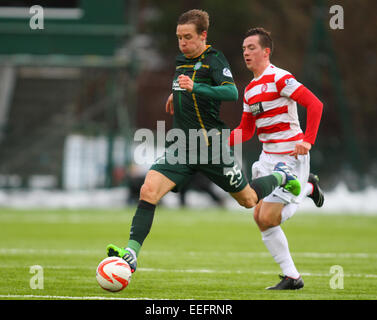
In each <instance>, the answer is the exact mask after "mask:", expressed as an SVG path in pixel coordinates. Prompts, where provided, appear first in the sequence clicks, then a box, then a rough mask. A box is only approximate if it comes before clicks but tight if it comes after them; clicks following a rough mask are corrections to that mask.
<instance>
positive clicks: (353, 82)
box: [0, 0, 377, 191]
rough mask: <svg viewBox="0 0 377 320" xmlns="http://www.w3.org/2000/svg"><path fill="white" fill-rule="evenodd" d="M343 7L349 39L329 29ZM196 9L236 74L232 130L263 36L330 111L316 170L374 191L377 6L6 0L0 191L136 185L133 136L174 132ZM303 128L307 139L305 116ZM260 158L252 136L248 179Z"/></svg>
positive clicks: (1, 26) (296, 0) (326, 183)
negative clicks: (186, 31) (183, 39)
mask: <svg viewBox="0 0 377 320" xmlns="http://www.w3.org/2000/svg"><path fill="white" fill-rule="evenodd" d="M335 4H338V5H341V6H342V8H343V10H344V17H345V20H344V29H336V30H333V29H331V28H330V26H329V20H330V18H331V14H330V13H329V8H330V7H331V6H332V5H335ZM33 5H40V6H41V7H42V8H43V9H44V10H43V12H44V25H43V29H32V28H31V25H30V19H31V18H32V17H33V16H35V13H34V14H33V13H31V12H30V8H31V7H32V6H33ZM192 8H201V9H205V10H207V11H208V12H209V14H210V19H211V20H210V22H211V25H210V30H209V39H208V42H209V43H210V44H212V45H214V46H215V47H216V48H218V49H220V50H222V51H223V52H224V53H225V55H226V56H227V58H228V60H229V62H230V64H231V66H232V71H233V75H234V78H235V80H236V84H237V86H238V89H239V92H240V99H239V101H238V102H227V103H224V105H223V108H222V111H221V116H222V118H223V119H224V120H225V122H226V123H227V124H228V125H229V126H230V128H234V127H236V126H237V125H238V123H239V121H240V118H241V114H242V101H241V99H242V92H243V89H244V87H245V86H246V85H247V83H248V82H249V81H250V80H251V78H252V75H251V74H250V72H249V71H248V70H246V68H245V67H244V63H243V60H242V53H241V45H242V40H243V35H244V33H245V31H246V30H247V29H248V28H250V27H253V26H263V27H265V28H266V29H268V30H271V31H272V36H273V39H274V42H275V52H274V54H273V57H272V62H273V63H274V64H276V65H277V66H279V67H281V68H284V69H287V70H289V71H290V72H292V73H293V74H294V75H295V76H296V78H297V79H298V80H299V81H300V82H303V83H304V84H305V85H306V86H307V87H308V88H309V89H311V90H312V91H313V92H314V93H315V94H317V95H318V96H319V97H320V99H321V100H322V101H323V102H324V113H323V116H322V122H321V126H320V130H319V134H318V137H317V142H316V144H315V146H314V147H313V149H312V152H311V165H312V171H314V172H317V173H319V175H320V177H321V181H322V184H323V187H324V188H325V190H331V189H332V188H334V187H335V186H336V185H337V184H338V183H339V182H344V183H345V184H346V185H347V187H348V188H349V189H350V190H351V191H355V190H363V189H365V188H366V187H368V186H376V185H377V144H376V138H377V126H376V125H375V123H376V120H377V111H376V109H377V108H376V107H375V102H376V100H377V95H376V80H375V79H376V77H375V72H376V63H377V50H376V38H377V35H376V24H375V12H376V9H377V3H376V1H374V0H362V1H358V2H355V1H351V0H348V1H340V2H336V1H325V0H311V1H304V0H291V1H283V0H270V1H262V0H239V1H237V2H230V1H225V0H218V1H211V0H195V1H188V0H186V1H162V0H156V1H148V0H139V1H138V0H109V1H103V0H64V1H63V0H61V1H59V0H45V1H37V0H35V1H34V0H24V1H21V0H20V1H18V0H17V1H16V0H15V1H0V188H1V189H4V190H9V189H12V190H13V189H35V188H44V189H63V190H88V189H95V188H113V187H119V186H124V187H126V186H130V181H129V179H130V177H132V175H133V173H134V170H135V169H134V164H133V152H132V150H133V147H134V141H133V134H134V132H135V130H136V129H138V128H150V129H152V130H155V129H156V123H157V121H158V120H159V121H163V120H165V121H166V123H167V129H169V125H170V124H171V117H170V116H169V115H167V114H165V111H164V110H165V108H164V107H165V101H166V98H167V96H168V95H169V94H170V91H171V79H172V75H173V73H174V57H175V55H176V54H177V53H178V49H177V43H176V36H175V28H176V21H177V18H178V16H179V14H180V13H182V12H183V11H185V10H188V9H192ZM299 115H300V119H301V122H302V124H303V128H305V118H306V113H305V109H304V108H301V107H299ZM260 150H261V146H260V144H259V142H258V141H257V139H256V137H254V138H253V139H252V140H251V141H249V142H247V143H245V145H244V147H243V151H244V152H243V154H244V159H243V160H244V168H245V169H246V171H247V172H248V173H250V167H251V163H252V162H253V161H255V160H256V159H257V158H258V155H259V153H260ZM142 174H143V172H142V173H141V175H142Z"/></svg>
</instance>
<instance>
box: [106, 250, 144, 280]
mask: <svg viewBox="0 0 377 320" xmlns="http://www.w3.org/2000/svg"><path fill="white" fill-rule="evenodd" d="M106 249H107V255H108V256H109V257H119V258H122V259H123V260H125V261H126V262H127V263H128V264H129V266H130V268H131V272H132V273H134V272H135V271H136V267H137V258H136V254H135V252H133V250H130V249H128V248H119V247H117V246H116V245H114V244H109V245H108V246H107V248H106Z"/></svg>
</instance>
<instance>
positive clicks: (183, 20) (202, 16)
mask: <svg viewBox="0 0 377 320" xmlns="http://www.w3.org/2000/svg"><path fill="white" fill-rule="evenodd" d="M189 23H192V24H194V25H195V27H196V32H197V33H198V34H201V33H202V32H203V31H208V27H209V15H208V13H207V12H206V11H204V10H199V9H192V10H189V11H187V12H184V13H182V14H181V15H180V17H179V18H178V23H177V24H189Z"/></svg>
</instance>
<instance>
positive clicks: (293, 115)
mask: <svg viewBox="0 0 377 320" xmlns="http://www.w3.org/2000/svg"><path fill="white" fill-rule="evenodd" d="M301 86H302V84H301V83H300V82H298V81H297V80H296V79H295V78H294V77H293V75H292V74H290V73H289V72H288V71H285V70H283V69H280V68H277V67H275V66H274V65H272V64H270V65H269V66H268V67H267V68H266V70H265V71H264V72H263V74H262V75H261V76H259V77H258V78H255V79H253V80H252V81H251V82H250V83H249V85H248V86H247V87H246V88H245V93H244V107H243V110H244V112H250V113H252V114H253V116H254V117H255V125H256V128H257V135H258V138H259V141H260V142H262V143H263V151H264V152H266V153H277V154H282V153H289V152H291V151H293V150H294V149H295V145H296V144H297V142H299V141H302V140H303V138H304V134H303V132H302V130H301V128H300V122H299V119H298V114H297V104H296V102H295V101H294V100H293V99H291V98H290V97H291V95H292V94H293V93H294V92H295V91H296V90H297V89H298V88H300V87H301Z"/></svg>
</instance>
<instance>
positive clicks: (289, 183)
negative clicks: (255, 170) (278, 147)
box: [230, 162, 301, 208]
mask: <svg viewBox="0 0 377 320" xmlns="http://www.w3.org/2000/svg"><path fill="white" fill-rule="evenodd" d="M277 187H283V188H284V189H285V190H286V191H287V192H290V193H292V194H296V195H297V194H299V193H300V190H301V185H300V182H299V181H298V179H297V177H296V176H295V175H293V174H292V173H291V172H290V170H289V168H288V167H287V166H286V165H285V164H284V163H282V162H280V163H278V164H277V165H276V166H275V167H274V170H273V171H272V173H271V174H269V175H266V176H263V177H259V178H256V179H253V180H252V181H251V182H250V185H247V186H245V188H244V189H242V190H241V191H239V192H230V194H231V196H232V197H233V198H235V199H236V200H237V202H238V203H239V204H240V205H241V206H243V207H245V208H252V207H255V206H256V205H257V203H258V202H259V201H260V200H261V199H263V198H264V197H266V196H268V195H269V194H271V192H273V191H274V189H275V188H277Z"/></svg>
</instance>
